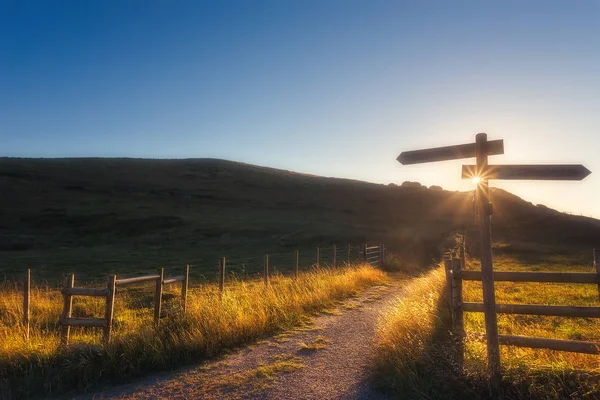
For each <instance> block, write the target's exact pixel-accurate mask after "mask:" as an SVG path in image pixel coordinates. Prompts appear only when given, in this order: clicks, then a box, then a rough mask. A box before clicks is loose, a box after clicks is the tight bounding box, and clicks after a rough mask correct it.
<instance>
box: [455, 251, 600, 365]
mask: <svg viewBox="0 0 600 400" xmlns="http://www.w3.org/2000/svg"><path fill="white" fill-rule="evenodd" d="M554 259H555V261H554V262H546V263H544V264H543V265H540V264H528V265H523V264H522V263H520V262H519V261H518V260H515V259H513V258H510V257H506V256H504V257H496V259H495V260H494V270H498V271H542V270H546V271H554V272H561V271H570V272H592V268H591V266H589V265H581V264H571V263H569V262H568V260H565V259H564V258H560V257H555V258H554ZM468 269H480V267H479V264H478V263H477V262H473V263H469V266H468ZM495 291H496V302H497V303H505V304H548V305H572V306H594V307H598V306H600V301H599V300H598V288H597V286H596V285H595V284H594V285H591V284H564V283H522V282H496V283H495ZM481 293H482V292H481V282H464V284H463V299H464V301H475V302H481V301H483V300H482V294H481ZM465 329H466V330H467V331H476V332H484V331H485V324H484V318H483V314H482V313H465ZM498 331H499V333H500V334H509V335H521V336H533V337H544V338H554V339H568V340H586V341H595V342H600V320H599V319H595V318H568V317H548V316H536V315H506V314H498ZM467 351H468V353H467V354H469V355H470V357H473V358H485V346H484V345H483V343H480V342H477V341H467ZM501 359H502V363H503V365H504V366H505V367H506V368H508V369H510V368H521V367H523V366H528V367H529V368H538V369H550V370H564V369H574V370H586V371H589V372H593V373H597V372H600V358H599V357H598V356H596V355H591V354H578V353H568V352H560V351H551V350H539V349H527V348H519V347H512V346H501Z"/></svg>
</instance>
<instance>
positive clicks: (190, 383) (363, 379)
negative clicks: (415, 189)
mask: <svg viewBox="0 0 600 400" xmlns="http://www.w3.org/2000/svg"><path fill="white" fill-rule="evenodd" d="M401 286H402V283H401V282H396V283H395V284H394V285H392V286H376V287H373V288H370V289H368V290H367V291H365V292H363V293H362V294H361V295H360V296H357V297H355V298H351V299H348V300H346V301H344V302H343V303H341V304H340V305H339V306H338V307H337V308H335V309H332V310H329V311H328V312H326V313H324V314H321V315H319V316H317V317H315V318H314V323H313V324H311V325H309V326H306V327H303V328H300V329H296V330H292V331H287V332H284V333H282V334H280V335H277V336H275V337H273V338H270V339H267V340H263V341H262V342H259V343H257V344H254V345H251V346H248V347H246V348H243V349H241V350H237V351H234V352H232V353H230V354H227V355H225V356H223V357H222V358H221V359H219V360H214V361H210V362H206V363H204V364H202V365H201V366H199V367H193V368H186V369H184V370H181V371H178V372H176V373H173V374H169V375H168V376H165V375H163V376H155V377H151V378H147V379H145V380H143V381H141V382H137V383H135V384H130V385H127V386H122V387H117V388H114V389H110V390H106V391H104V392H103V393H97V394H94V395H88V396H85V397H80V398H81V399H106V398H120V399H160V398H169V399H192V398H196V399H273V400H275V399H277V400H285V399H319V400H328V399H361V400H384V399H387V398H388V397H386V396H384V395H383V394H381V393H379V392H378V391H377V390H376V389H375V388H373V387H372V385H371V384H370V383H369V376H370V373H369V363H370V360H371V356H372V351H373V347H372V342H373V338H374V333H375V329H376V324H377V319H378V316H379V315H380V314H381V312H383V311H385V309H386V308H388V307H389V306H390V305H391V304H392V302H393V300H394V299H395V298H396V297H397V295H399V294H400V293H401Z"/></svg>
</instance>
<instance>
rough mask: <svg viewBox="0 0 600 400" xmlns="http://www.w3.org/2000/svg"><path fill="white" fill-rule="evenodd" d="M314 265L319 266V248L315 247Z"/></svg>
mask: <svg viewBox="0 0 600 400" xmlns="http://www.w3.org/2000/svg"><path fill="white" fill-rule="evenodd" d="M315 265H316V266H317V267H318V266H319V248H318V247H317V250H316V252H315Z"/></svg>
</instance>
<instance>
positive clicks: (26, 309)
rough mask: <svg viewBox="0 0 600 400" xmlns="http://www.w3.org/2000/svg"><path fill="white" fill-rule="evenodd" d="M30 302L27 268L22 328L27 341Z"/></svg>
mask: <svg viewBox="0 0 600 400" xmlns="http://www.w3.org/2000/svg"><path fill="white" fill-rule="evenodd" d="M30 300H31V269H29V268H27V272H26V273H25V282H24V285H23V327H24V328H25V339H27V340H29V318H30V316H31V311H30V310H29V303H30Z"/></svg>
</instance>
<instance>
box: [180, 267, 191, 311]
mask: <svg viewBox="0 0 600 400" xmlns="http://www.w3.org/2000/svg"><path fill="white" fill-rule="evenodd" d="M189 282H190V264H185V267H183V282H181V311H182V312H183V313H184V314H185V311H186V308H187V294H188V284H189Z"/></svg>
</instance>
